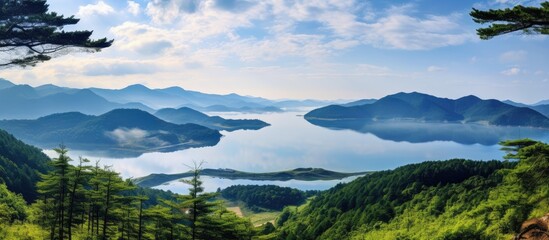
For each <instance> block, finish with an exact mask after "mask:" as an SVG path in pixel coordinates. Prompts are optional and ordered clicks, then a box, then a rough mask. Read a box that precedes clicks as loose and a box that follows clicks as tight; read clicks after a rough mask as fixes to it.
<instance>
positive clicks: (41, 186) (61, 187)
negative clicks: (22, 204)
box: [37, 145, 72, 240]
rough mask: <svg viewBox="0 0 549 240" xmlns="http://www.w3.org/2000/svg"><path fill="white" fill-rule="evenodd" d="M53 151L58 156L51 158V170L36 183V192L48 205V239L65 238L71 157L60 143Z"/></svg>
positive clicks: (61, 239)
mask: <svg viewBox="0 0 549 240" xmlns="http://www.w3.org/2000/svg"><path fill="white" fill-rule="evenodd" d="M54 151H55V152H56V153H57V154H59V157H58V158H54V159H52V162H51V165H52V166H53V170H52V171H50V172H49V173H47V174H45V175H43V176H42V181H40V182H38V183H37V186H38V192H39V193H40V194H42V195H43V196H44V199H45V200H44V203H45V204H46V205H47V206H49V207H47V208H46V211H49V210H52V211H51V212H49V213H48V214H46V215H47V216H48V220H47V223H46V224H47V225H49V226H50V239H52V240H53V239H59V240H63V239H65V233H66V232H67V229H66V227H67V225H66V218H65V217H66V213H65V208H66V201H67V192H68V184H69V174H68V172H69V171H70V169H69V168H70V167H71V165H70V164H69V162H70V161H72V159H70V157H68V156H67V152H68V150H67V149H66V148H65V146H63V145H61V146H60V147H59V148H55V149H54Z"/></svg>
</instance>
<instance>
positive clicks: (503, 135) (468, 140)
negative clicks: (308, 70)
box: [307, 119, 549, 146]
mask: <svg viewBox="0 0 549 240" xmlns="http://www.w3.org/2000/svg"><path fill="white" fill-rule="evenodd" d="M307 121H308V122H310V123H312V124H314V125H317V126H321V127H325V128H329V129H334V130H341V129H350V130H354V131H357V132H360V133H371V134H373V135H375V136H377V137H378V138H381V139H384V140H390V141H395V142H410V143H423V142H433V141H452V142H456V143H460V144H482V145H487V146H490V145H496V144H498V143H499V142H500V141H502V140H508V139H518V138H532V139H548V138H549V130H547V129H539V128H531V127H501V126H487V125H482V124H462V123H419V122H415V121H397V120H389V121H364V120H320V119H307Z"/></svg>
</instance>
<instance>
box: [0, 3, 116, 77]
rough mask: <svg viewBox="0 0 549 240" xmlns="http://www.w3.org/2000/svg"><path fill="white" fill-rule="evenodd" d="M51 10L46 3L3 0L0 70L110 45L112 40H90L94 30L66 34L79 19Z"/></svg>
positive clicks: (0, 18) (0, 17)
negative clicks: (68, 27)
mask: <svg viewBox="0 0 549 240" xmlns="http://www.w3.org/2000/svg"><path fill="white" fill-rule="evenodd" d="M48 8H49V5H48V4H46V1H45V0H0V67H9V66H21V67H26V66H35V65H36V64H37V63H39V62H44V61H47V60H50V59H51V58H52V57H55V56H59V55H62V54H66V53H68V52H70V51H74V50H81V51H88V52H97V51H100V50H101V49H103V48H106V47H109V46H111V44H112V42H113V40H107V39H106V38H101V39H97V40H92V39H90V36H91V34H92V31H64V30H63V27H64V26H66V25H74V24H76V23H78V21H79V20H80V19H77V18H74V16H70V17H64V16H63V15H58V14H57V13H55V12H48Z"/></svg>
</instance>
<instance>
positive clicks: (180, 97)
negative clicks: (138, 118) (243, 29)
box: [91, 84, 272, 110]
mask: <svg viewBox="0 0 549 240" xmlns="http://www.w3.org/2000/svg"><path fill="white" fill-rule="evenodd" d="M91 90H92V91H93V92H94V93H96V94H98V95H99V96H101V97H103V98H105V99H107V100H109V101H113V102H119V103H128V102H141V103H143V104H145V105H147V106H151V107H153V108H156V109H158V108H174V107H184V106H195V107H200V108H206V107H208V106H212V105H222V106H224V107H227V108H231V109H238V108H242V107H247V108H250V109H259V108H263V107H267V106H270V105H271V104H272V102H271V101H270V100H267V99H263V98H257V97H246V96H240V95H238V94H234V93H232V94H226V95H219V94H207V93H201V92H196V91H190V90H185V89H183V88H180V87H170V88H164V89H150V88H147V87H146V86H143V85H141V84H135V85H131V86H128V87H126V88H122V89H100V88H91ZM199 110H202V109H199Z"/></svg>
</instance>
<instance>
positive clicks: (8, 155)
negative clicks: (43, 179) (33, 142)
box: [0, 130, 51, 202]
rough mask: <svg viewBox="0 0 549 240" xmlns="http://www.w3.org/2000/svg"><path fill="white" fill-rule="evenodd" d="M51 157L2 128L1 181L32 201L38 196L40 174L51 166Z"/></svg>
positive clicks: (0, 134)
mask: <svg viewBox="0 0 549 240" xmlns="http://www.w3.org/2000/svg"><path fill="white" fill-rule="evenodd" d="M49 162H50V159H49V158H48V157H47V156H46V155H45V154H44V153H42V151H41V150H40V149H38V148H35V147H33V146H30V145H27V144H25V143H23V142H21V141H19V140H17V139H16V138H15V137H13V136H12V135H10V134H9V133H7V132H5V131H3V130H0V183H4V184H6V186H7V187H8V189H9V190H10V191H13V192H17V193H20V194H21V195H23V198H25V200H26V201H28V202H32V201H34V200H35V199H36V198H37V197H38V194H37V192H36V187H35V185H36V182H38V180H39V179H40V176H39V174H40V173H45V172H47V171H48V170H49V169H51V168H50V166H49V165H48V163H49Z"/></svg>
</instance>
